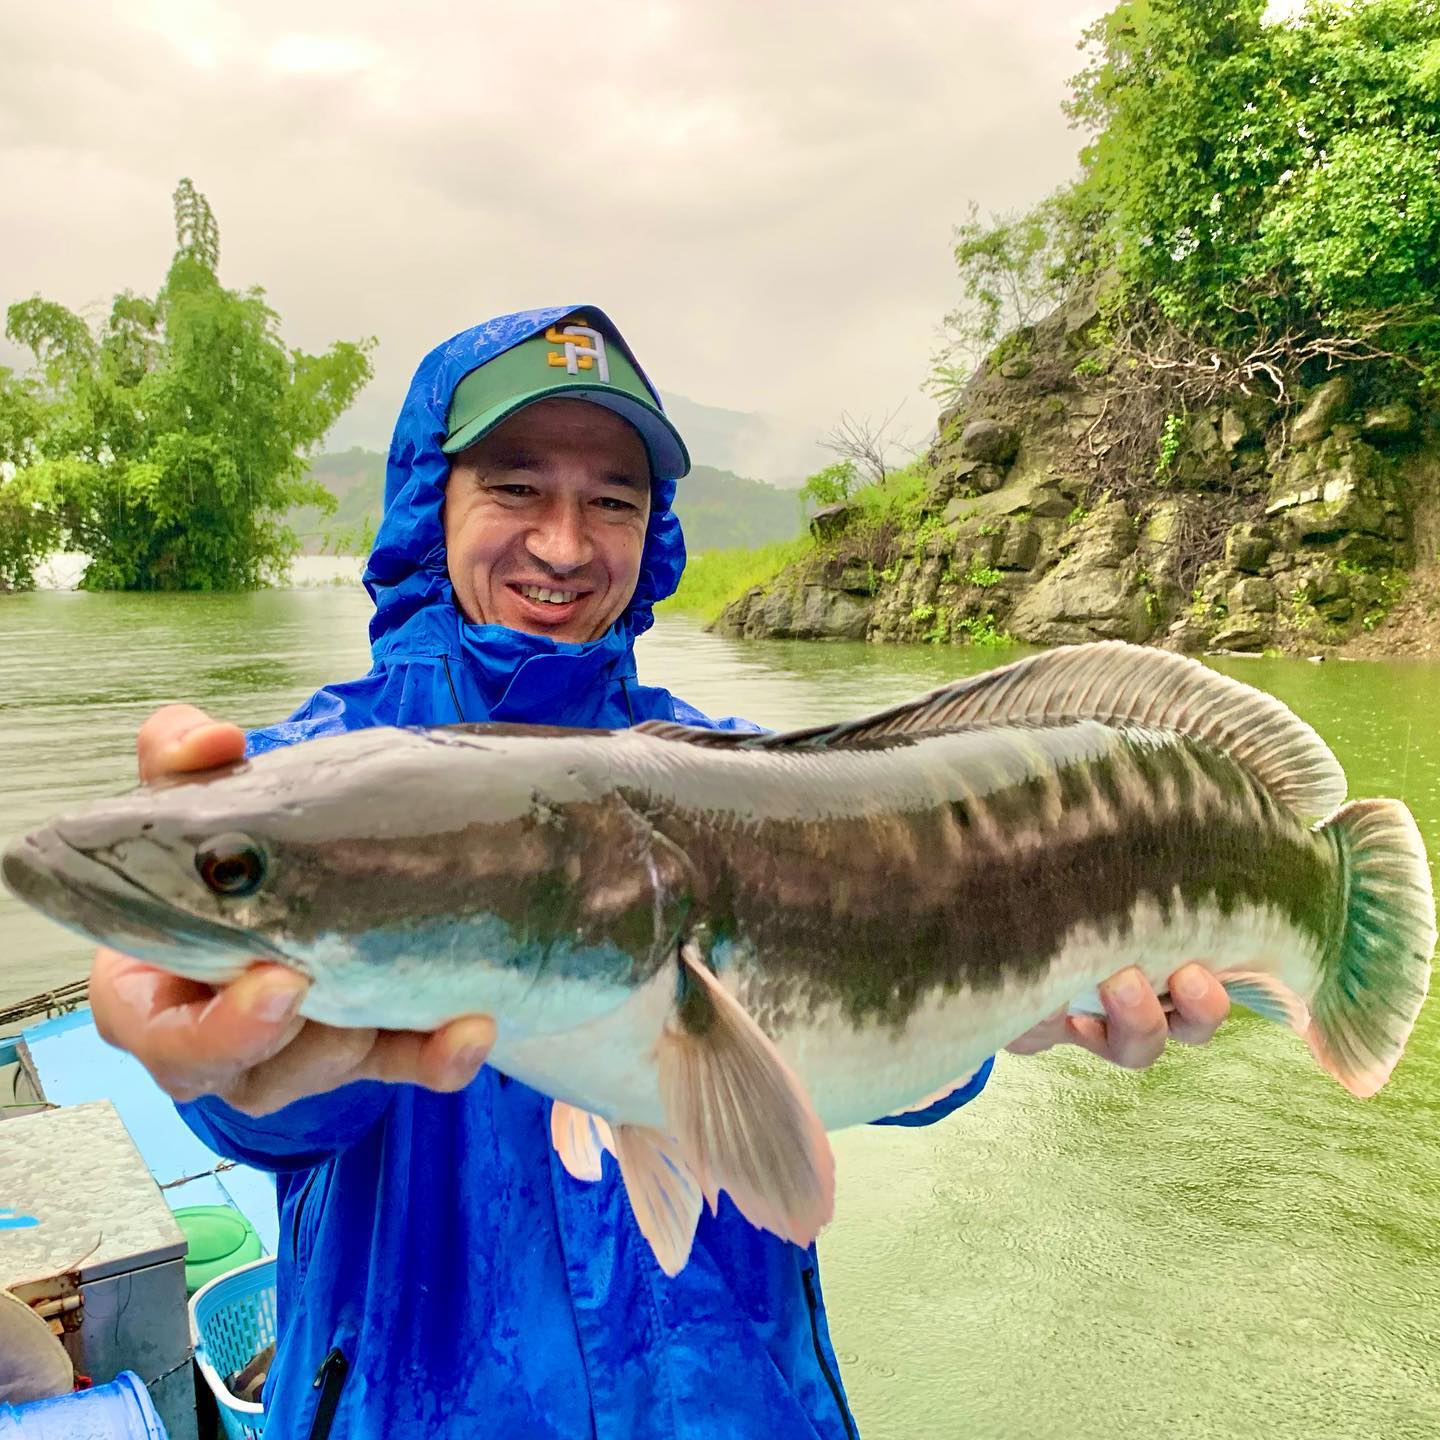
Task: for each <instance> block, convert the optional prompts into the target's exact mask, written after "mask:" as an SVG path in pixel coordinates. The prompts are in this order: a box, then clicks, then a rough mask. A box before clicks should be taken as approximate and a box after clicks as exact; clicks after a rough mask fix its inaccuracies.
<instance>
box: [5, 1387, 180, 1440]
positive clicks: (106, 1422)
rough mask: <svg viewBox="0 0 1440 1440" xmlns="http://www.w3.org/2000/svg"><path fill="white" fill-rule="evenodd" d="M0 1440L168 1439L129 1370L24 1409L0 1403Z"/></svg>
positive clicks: (33, 1403) (144, 1392) (147, 1399)
mask: <svg viewBox="0 0 1440 1440" xmlns="http://www.w3.org/2000/svg"><path fill="white" fill-rule="evenodd" d="M0 1440H169V1435H168V1434H167V1432H166V1430H165V1427H164V1426H163V1425H162V1424H161V1423H160V1417H159V1416H158V1415H157V1414H156V1413H155V1407H154V1405H152V1404H151V1403H150V1392H149V1391H148V1390H147V1389H146V1388H145V1383H144V1381H142V1380H141V1379H140V1377H139V1376H138V1375H137V1374H136V1373H135V1372H134V1371H133V1370H122V1371H121V1372H120V1373H119V1374H118V1375H117V1376H116V1377H115V1378H114V1379H113V1380H111V1381H110V1382H109V1384H107V1385H97V1386H95V1388H94V1389H93V1390H76V1391H75V1392H74V1393H73V1394H70V1395H57V1396H56V1397H55V1398H54V1399H53V1400H35V1401H32V1402H31V1403H30V1404H29V1405H20V1406H15V1405H0Z"/></svg>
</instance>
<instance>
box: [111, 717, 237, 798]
mask: <svg viewBox="0 0 1440 1440" xmlns="http://www.w3.org/2000/svg"><path fill="white" fill-rule="evenodd" d="M135 750H136V754H137V756H138V758H139V762H140V778H141V779H142V780H156V779H159V778H160V777H161V776H163V775H177V774H188V773H190V772H191V771H195V770H213V769H214V768H215V767H216V766H217V765H228V764H231V763H232V762H233V761H236V760H242V759H244V757H245V732H244V731H243V730H242V729H241V728H240V727H239V726H238V725H227V724H225V723H224V722H223V721H220V720H212V719H211V718H210V717H209V716H208V715H207V714H206V713H205V712H204V711H203V710H199V709H197V708H196V707H195V706H194V705H166V706H165V707H164V708H163V709H160V710H157V711H156V712H155V713H154V714H153V715H151V716H150V718H149V719H148V720H146V722H145V723H144V724H143V725H142V726H141V727H140V733H139V735H138V736H137V737H136V740H135Z"/></svg>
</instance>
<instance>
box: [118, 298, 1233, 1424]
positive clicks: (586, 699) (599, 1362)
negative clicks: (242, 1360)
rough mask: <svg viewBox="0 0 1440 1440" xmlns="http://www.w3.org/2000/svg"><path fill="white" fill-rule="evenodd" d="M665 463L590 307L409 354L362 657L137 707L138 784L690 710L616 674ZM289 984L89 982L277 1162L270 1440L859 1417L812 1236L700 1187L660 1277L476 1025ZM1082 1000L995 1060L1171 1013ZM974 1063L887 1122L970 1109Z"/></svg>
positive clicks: (1149, 1023)
mask: <svg viewBox="0 0 1440 1440" xmlns="http://www.w3.org/2000/svg"><path fill="white" fill-rule="evenodd" d="M688 463H689V462H688V457H687V456H686V453H685V449H684V445H683V443H682V442H681V440H680V437H679V435H678V434H677V433H676V432H675V430H674V429H673V427H672V426H671V425H670V423H669V421H668V420H667V419H666V418H665V417H664V415H663V413H662V411H661V409H660V406H659V403H658V399H657V397H656V396H655V395H654V393H653V391H652V390H651V389H650V387H649V383H648V381H646V380H645V378H644V376H643V375H642V374H641V373H640V371H639V369H638V367H637V366H636V365H635V363H634V360H633V357H632V356H631V354H630V352H629V351H628V349H627V348H626V346H625V344H624V341H623V340H622V339H621V338H620V336H619V334H618V332H617V331H616V330H615V328H614V327H613V325H611V323H610V322H609V321H608V319H606V317H605V316H604V315H603V314H601V312H599V311H598V310H594V309H587V310H584V311H580V312H576V311H574V310H567V309H555V310H541V311H533V312H528V313H526V314H521V315H511V316H505V317H502V318H500V319H497V320H493V321H491V322H489V324H487V325H483V326H480V327H477V328H476V329H474V330H470V331H466V332H465V333H464V334H462V335H459V336H457V337H456V338H455V339H454V340H452V341H450V342H449V343H448V344H446V345H443V346H441V347H440V348H439V349H437V350H435V351H433V352H432V353H431V354H430V355H429V356H428V357H427V358H426V359H425V360H424V361H423V362H422V364H421V366H420V368H419V371H418V372H417V374H416V376H415V379H414V382H413V383H412V385H411V387H410V391H409V394H408V396H407V398H406V401H405V405H404V408H403V410H402V412H401V415H400V419H399V422H398V424H397V427H396V431H395V438H394V441H393V443H392V445H391V450H390V459H389V467H388V470H387V475H386V487H385V491H386V493H385V501H386V508H385V517H384V521H383V523H382V525H381V528H380V532H379V535H378V537H377V540H376V545H375V549H374V553H373V554H372V556H371V559H370V564H369V567H368V569H367V572H366V584H367V586H368V588H369V589H370V592H371V594H372V596H373V597H374V599H375V603H376V613H375V618H374V620H373V621H372V624H371V632H370V633H371V638H372V641H373V652H374V666H373V668H372V669H371V671H370V673H369V674H368V675H367V676H365V677H364V678H363V679H360V680H356V681H352V682H349V683H346V684H341V685H335V686H331V687H327V688H326V689H324V690H321V691H320V692H318V693H317V694H316V695H315V696H314V697H313V698H312V699H311V700H310V701H308V702H307V703H306V704H305V705H304V706H303V707H302V708H301V709H300V710H299V711H298V712H297V713H296V715H294V716H293V717H292V718H291V719H290V720H289V721H287V722H285V723H284V724H282V725H278V726H275V727H272V728H270V729H268V730H261V731H256V732H254V733H252V734H251V735H250V736H249V737H248V741H247V740H246V738H245V737H244V736H242V735H241V733H240V732H239V731H238V730H236V729H234V728H233V727H231V726H226V725H221V724H217V723H214V722H211V721H209V720H207V718H206V717H205V716H203V715H202V714H201V713H200V712H198V711H196V710H193V709H191V708H189V707H172V708H170V709H168V710H164V711H161V712H159V713H158V714H157V715H156V716H154V717H152V718H151V720H150V721H149V722H147V724H146V726H145V727H144V729H143V730H142V731H141V734H140V740H139V751H140V767H141V773H142V775H144V776H147V777H151V776H156V775H161V774H166V773H176V772H184V771H191V770H197V769H204V768H207V767H209V766H213V765H215V764H219V763H222V762H225V761H228V760H233V759H235V758H238V757H239V756H240V755H241V753H242V752H243V751H244V750H245V749H247V748H248V751H249V753H251V754H255V753H258V752H260V751H263V750H267V749H270V748H272V747H274V746H277V745H285V744H291V743H294V742H296V741H300V740H305V739H309V738H311V737H313V736H316V735H321V734H326V733H331V732H334V731H338V730H346V729H354V728H358V727H362V726H368V725H376V724H397V723H398V724H432V725H433V724H444V723H448V722H453V721H456V720H469V721H475V720H487V719H493V720H501V721H520V722H536V723H542V722H543V723H547V724H564V725H596V726H607V727H614V726H623V725H627V724H632V723H634V722H636V721H639V720H643V719H650V718H664V719H679V720H683V721H686V722H688V723H690V724H702V725H714V724H716V722H714V721H711V720H708V719H706V718H705V717H704V716H702V715H699V714H698V713H697V712H696V711H694V710H693V709H691V707H689V706H688V705H686V704H685V703H684V702H683V701H681V700H678V699H677V698H675V697H674V696H672V695H670V694H669V693H668V692H667V691H664V690H659V689H654V688H651V687H648V686H642V685H640V684H639V683H638V681H637V679H636V676H635V667H634V658H633V653H632V647H633V643H634V640H635V637H636V636H637V635H638V634H639V633H641V632H642V631H643V630H645V629H646V628H648V626H649V625H650V623H651V608H652V606H653V605H654V604H655V603H656V602H657V601H659V600H661V599H664V598H665V596H667V595H669V594H670V593H671V592H672V591H673V590H674V587H675V585H676V583H677V581H678V579H679V576H680V571H681V569H682V567H683V564H684V548H683V543H682V541H681V537H680V529H679V524H678V521H677V520H676V518H675V515H674V512H673V511H672V509H671V501H672V499H673V497H674V493H675V480H676V479H677V478H678V477H680V476H683V475H684V473H685V471H686V470H687V468H688ZM720 723H721V724H723V725H728V726H731V727H735V726H742V725H743V724H744V722H740V721H726V722H720ZM397 801H399V802H403V797H387V802H388V803H397ZM1187 981H1188V982H1191V983H1190V984H1188V985H1187V983H1186V982H1187ZM1173 989H1174V990H1175V992H1176V1002H1177V1005H1178V1006H1179V1009H1178V1010H1177V1012H1176V1015H1175V1017H1174V1018H1173V1019H1172V1021H1171V1025H1170V1029H1171V1030H1172V1031H1173V1032H1174V1033H1176V1034H1178V1035H1180V1036H1181V1037H1182V1038H1189V1039H1192V1040H1197V1041H1198V1040H1204V1039H1208V1038H1209V1035H1210V1034H1211V1033H1212V1032H1213V1030H1214V1029H1215V1027H1216V1026H1217V1025H1218V1024H1219V1021H1220V1019H1221V1018H1222V1017H1223V1015H1224V1013H1225V1006H1226V1001H1225V995H1224V991H1223V990H1221V989H1220V987H1219V986H1218V984H1216V982H1215V981H1214V980H1213V979H1212V978H1211V977H1209V976H1208V975H1207V974H1206V972H1204V971H1203V970H1200V969H1199V968H1198V967H1193V966H1191V967H1187V968H1186V970H1185V971H1182V972H1179V973H1177V975H1176V977H1175V980H1174V982H1173ZM303 992H304V982H303V980H302V979H301V978H300V977H298V976H295V975H292V974H290V973H289V972H287V971H285V970H283V969H281V968H279V967H276V966H273V965H256V966H254V967H253V968H252V969H251V970H250V971H248V972H247V973H246V974H245V975H244V976H242V977H241V978H240V979H238V980H236V981H235V982H234V983H232V984H231V985H229V986H226V987H225V988H224V989H223V990H221V991H220V992H218V993H215V992H212V991H210V990H209V989H208V988H207V987H204V986H200V985H195V984H192V983H189V982H184V981H179V980H175V979H172V978H168V977H166V976H164V975H162V974H160V973H159V972H157V971H154V970H151V969H149V968H148V967H146V966H143V965H140V964H139V963H138V962H135V961H132V960H128V959H126V958H125V957H123V956H120V955H117V954H115V953H113V952H104V951H102V952H101V954H100V955H99V956H97V959H96V966H95V973H94V976H93V979H92V998H93V1002H94V1007H95V1015H96V1020H97V1023H98V1024H99V1025H100V1027H101V1030H102V1033H103V1034H105V1035H106V1037H107V1038H108V1039H110V1040H111V1041H112V1042H113V1043H115V1044H118V1045H120V1046H122V1047H123V1048H125V1049H127V1050H130V1051H132V1052H133V1053H134V1054H136V1055H137V1056H139V1058H140V1059H141V1060H142V1061H143V1062H144V1063H145V1064H146V1065H147V1066H148V1067H149V1069H150V1070H151V1072H152V1073H153V1074H154V1075H155V1077H156V1079H157V1080H158V1081H159V1082H160V1084H161V1085H163V1086H164V1087H165V1088H166V1089H167V1090H168V1091H169V1092H170V1093H171V1094H172V1095H174V1096H175V1097H176V1098H177V1099H178V1100H180V1101H181V1102H183V1103H182V1113H184V1115H185V1117H186V1119H187V1121H188V1122H189V1124H190V1125H191V1126H192V1127H193V1128H194V1129H195V1131H196V1132H197V1133H198V1134H199V1135H201V1136H202V1137H203V1138H204V1139H205V1140H206V1141H207V1142H208V1143H209V1144H211V1145H212V1146H213V1147H214V1148H215V1149H217V1150H219V1151H220V1152H221V1153H223V1154H227V1155H232V1156H234V1157H235V1158H237V1159H240V1160H244V1161H247V1162H249V1163H251V1164H254V1165H259V1166H262V1167H264V1168H266V1169H269V1170H273V1171H274V1172H275V1174H276V1184H277V1189H278V1194H279V1200H280V1212H281V1244H280V1257H279V1316H280V1324H281V1327H282V1335H281V1341H280V1345H279V1350H278V1353H277V1356H276V1360H275V1365H274V1369H273V1370H272V1372H271V1376H270V1379H269V1381H268V1382H267V1387H266V1392H265V1394H266V1402H267V1410H268V1412H269V1419H268V1421H267V1427H266V1434H267V1436H268V1437H269V1440H290V1437H309V1440H323V1437H326V1436H327V1435H328V1436H333V1437H337V1440H338V1437H341V1436H343V1437H346V1440H371V1437H375V1440H380V1437H384V1440H409V1437H416V1440H419V1437H422V1436H423V1437H426V1440H431V1437H448V1436H456V1437H459V1436H466V1437H468V1436H471V1435H475V1436H479V1435H496V1436H507V1437H511V1436H513V1437H517V1440H519V1437H535V1440H548V1437H565V1440H571V1437H584V1436H596V1437H604V1440H610V1437H614V1440H650V1437H662V1436H664V1437H678V1436H693V1437H702V1436H703V1437H706V1440H712V1437H722V1436H723V1437H737V1440H738V1437H751V1436H754V1437H762V1436H763V1437H771V1436H785V1437H806V1436H820V1437H826V1440H841V1437H847V1436H851V1437H853V1436H854V1435H855V1433H856V1432H855V1425H854V1421H853V1419H852V1418H851V1416H850V1414H849V1411H848V1409H847V1407H846V1404H845V1399H844V1394H843V1391H842V1389H841V1385H840V1380H839V1371H838V1367H837V1364H836V1360H835V1355H834V1351H833V1349H832V1348H831V1345H830V1339H829V1335H828V1331H827V1327H826V1322H825V1312H824V1308H823V1305H822V1303H821V1300H820V1290H819V1282H818V1278H817V1268H816V1266H817V1262H816V1257H815V1252H814V1248H813V1247H812V1248H811V1249H809V1250H801V1249H800V1248H798V1247H796V1246H793V1245H790V1244H787V1243H785V1242H783V1241H780V1240H778V1239H776V1238H775V1237H773V1236H771V1235H769V1234H767V1233H765V1232H762V1231H759V1230H756V1229H753V1228H752V1227H751V1226H750V1225H749V1224H748V1223H746V1221H745V1220H744V1219H743V1218H742V1217H741V1216H740V1215H739V1214H738V1212H737V1211H736V1210H735V1209H734V1208H733V1206H731V1204H730V1202H729V1200H728V1199H727V1198H725V1197H722V1199H721V1202H720V1209H719V1213H718V1215H715V1216H713V1217H712V1216H710V1215H708V1214H705V1215H703V1216H702V1218H701V1221H700V1226H699V1230H698V1232H697V1234H696V1239H695V1245H694V1249H693V1251H692V1255H691V1259H690V1262H689V1264H688V1265H687V1266H686V1267H685V1269H684V1270H683V1271H682V1272H681V1274H680V1275H679V1276H677V1277H675V1278H674V1279H668V1278H667V1277H665V1276H664V1275H663V1274H662V1273H661V1272H660V1270H659V1268H658V1267H657V1265H656V1263H655V1261H654V1258H653V1256H652V1255H651V1253H650V1250H649V1247H648V1245H647V1244H646V1242H645V1241H644V1240H643V1239H642V1238H641V1236H640V1234H639V1231H638V1229H637V1228H636V1225H635V1222H634V1219H633V1217H632V1215H631V1213H630V1210H629V1206H628V1202H627V1201H626V1198H625V1195H624V1191H623V1188H622V1187H621V1185H620V1183H619V1179H618V1174H617V1171H616V1168H615V1167H614V1166H613V1164H611V1163H609V1162H607V1163H606V1166H605V1173H604V1176H603V1178H602V1179H601V1180H600V1181H599V1182H596V1183H586V1182H582V1181H578V1180H576V1179H574V1178H573V1177H572V1176H570V1175H569V1174H568V1173H567V1172H566V1171H565V1169H564V1167H563V1166H562V1165H561V1164H560V1162H559V1160H558V1157H557V1156H556V1155H555V1153H554V1151H553V1149H552V1147H551V1144H550V1128H549V1123H548V1120H549V1108H550V1106H549V1102H548V1100H547V1099H546V1098H545V1097H544V1096H542V1095H539V1094H537V1093H535V1092H533V1091H531V1090H529V1089H528V1088H527V1087H525V1086H523V1085H520V1084H518V1083H514V1082H509V1081H507V1079H506V1077H504V1076H502V1075H499V1074H496V1073H495V1072H493V1071H491V1070H488V1069H484V1068H482V1065H483V1061H484V1058H485V1055H486V1052H487V1050H488V1047H489V1046H490V1044H491V1043H492V1041H493V1038H494V1027H493V1025H492V1024H491V1022H490V1021H489V1020H488V1019H487V1018H486V1017H484V1016H472V1017H466V1018H462V1019H459V1020H456V1021H454V1022H453V1023H451V1024H449V1025H447V1026H445V1027H444V1028H443V1029H441V1030H439V1031H437V1032H436V1033H434V1034H433V1035H414V1034H404V1033H393V1032H386V1033H376V1032H374V1031H354V1030H350V1031H339V1030H333V1029H330V1028H327V1027H325V1026H322V1025H318V1024H316V1023H314V1022H305V1021H301V1020H299V1019H297V1018H296V1007H297V1006H298V1004H299V1001H300V999H301V996H302V995H303ZM1106 1005H1107V1009H1108V1012H1109V1017H1110V1020H1109V1025H1108V1027H1107V1026H1106V1024H1105V1023H1104V1022H1099V1021H1093V1022H1083V1023H1082V1022H1076V1021H1066V1020H1065V1019H1064V1018H1063V1017H1056V1018H1054V1019H1053V1020H1051V1021H1049V1022H1047V1023H1046V1024H1045V1025H1042V1026H1039V1027H1037V1028H1036V1030H1035V1031H1032V1032H1031V1033H1030V1034H1029V1035H1028V1036H1026V1037H1024V1038H1023V1039H1022V1041H1021V1042H1018V1043H1017V1047H1016V1048H1020V1049H1025V1050H1034V1049H1040V1048H1044V1047H1045V1046H1046V1045H1048V1044H1053V1043H1055V1042H1056V1041H1058V1040H1060V1039H1065V1038H1069V1039H1072V1040H1074V1041H1076V1042H1078V1043H1082V1044H1085V1045H1087V1046H1088V1047H1089V1048H1091V1049H1094V1050H1096V1051H1097V1053H1101V1054H1105V1055H1107V1056H1109V1058H1112V1059H1114V1060H1116V1061H1118V1062H1119V1063H1122V1064H1127V1065H1133V1066H1138V1065H1143V1064H1147V1063H1149V1062H1150V1061H1151V1060H1153V1059H1154V1058H1155V1057H1156V1056H1157V1055H1158V1054H1159V1053H1160V1051H1161V1049H1162V1048H1163V1046H1164V1043H1165V1038H1166V1034H1167V1024H1166V1020H1165V1017H1164V1015H1163V1013H1162V1011H1161V1009H1160V1005H1159V1003H1158V1001H1157V1000H1156V998H1155V995H1154V993H1153V991H1151V989H1150V987H1149V986H1148V985H1146V984H1145V983H1144V982H1143V981H1140V980H1139V979H1138V977H1137V975H1136V974H1135V973H1134V972H1131V973H1129V974H1126V975H1124V976H1121V977H1117V979H1116V981H1115V982H1112V984H1111V985H1110V986H1109V987H1107V990H1106ZM988 1073H989V1066H988V1065H987V1066H986V1067H985V1069H984V1070H983V1071H982V1072H981V1073H980V1074H979V1075H978V1076H977V1077H976V1078H975V1079H974V1080H973V1081H971V1082H970V1083H968V1084H967V1085H966V1086H965V1087H964V1088H963V1089H962V1090H961V1091H959V1092H957V1093H956V1094H954V1095H952V1096H950V1097H948V1098H947V1099H946V1100H944V1101H942V1102H940V1103H939V1104H937V1105H935V1106H933V1107H932V1108H931V1109H930V1110H929V1111H926V1112H925V1113H924V1114H922V1115H920V1116H908V1117H906V1122H907V1123H929V1122H930V1121H933V1120H935V1119H938V1118H940V1116H941V1115H943V1114H946V1113H948V1112H949V1111H951V1110H953V1109H955V1108H956V1107H957V1106H959V1105H962V1104H964V1103H965V1102H966V1101H968V1100H969V1099H971V1098H972V1097H973V1096H974V1095H975V1094H977V1093H978V1091H979V1090H980V1089H981V1088H982V1087H983V1085H984V1083H985V1079H986V1077H987V1076H988Z"/></svg>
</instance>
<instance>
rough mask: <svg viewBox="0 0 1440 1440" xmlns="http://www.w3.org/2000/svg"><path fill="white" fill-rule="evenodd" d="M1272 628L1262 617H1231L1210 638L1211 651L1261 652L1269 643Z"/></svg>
mask: <svg viewBox="0 0 1440 1440" xmlns="http://www.w3.org/2000/svg"><path fill="white" fill-rule="evenodd" d="M1272 632H1273V627H1272V626H1271V624H1270V622H1269V621H1268V620H1267V619H1265V618H1264V617H1263V616H1258V615H1232V616H1231V617H1230V618H1229V619H1228V620H1227V621H1226V622H1225V624H1224V625H1223V626H1222V627H1221V628H1220V629H1219V630H1217V631H1216V632H1215V633H1214V634H1213V635H1212V636H1211V637H1210V648H1211V649H1212V650H1243V651H1249V652H1252V653H1253V652H1254V651H1256V650H1263V649H1264V648H1265V646H1266V643H1267V642H1268V641H1269V639H1270V637H1271V634H1272Z"/></svg>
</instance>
